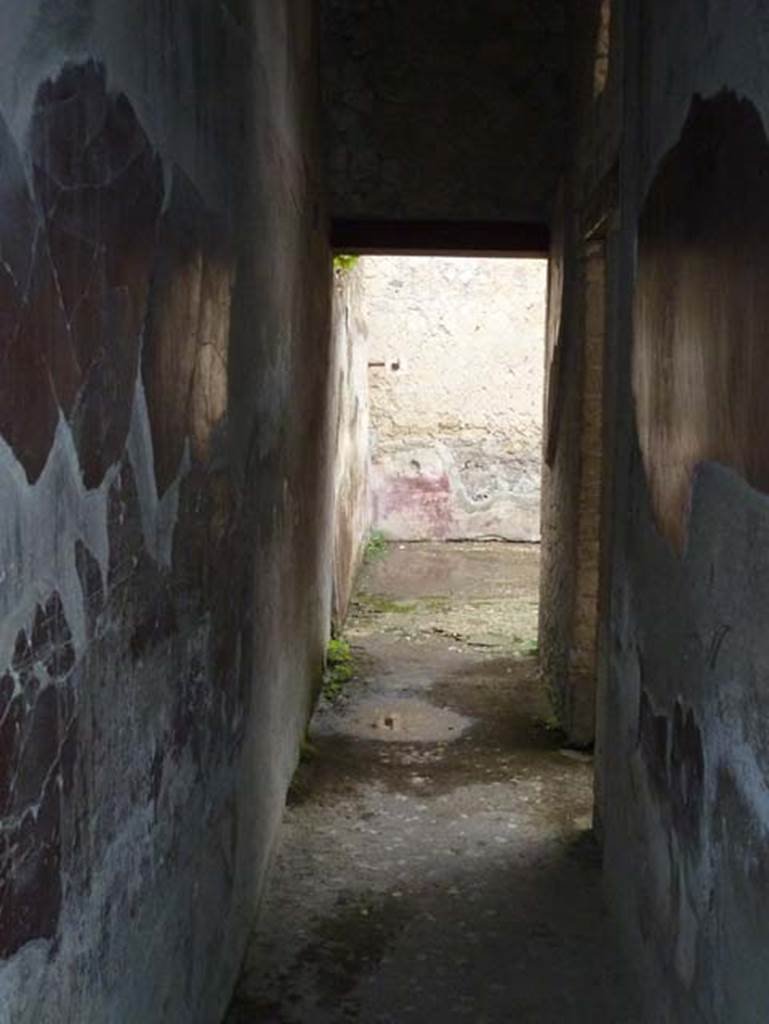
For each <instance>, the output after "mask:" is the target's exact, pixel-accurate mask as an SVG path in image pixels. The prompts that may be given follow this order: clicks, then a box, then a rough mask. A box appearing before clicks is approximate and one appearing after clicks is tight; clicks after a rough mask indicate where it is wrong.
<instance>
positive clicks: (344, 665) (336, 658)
mask: <svg viewBox="0 0 769 1024" xmlns="http://www.w3.org/2000/svg"><path fill="white" fill-rule="evenodd" d="M352 676H353V662H352V651H351V649H350V645H349V643H348V642H347V641H346V640H342V639H341V638H335V639H333V640H329V642H328V647H327V648H326V670H325V672H324V673H323V696H324V697H325V698H326V700H335V699H336V698H337V697H338V696H339V695H340V694H341V692H342V690H343V689H344V687H345V685H346V684H347V683H349V681H350V680H351V679H352Z"/></svg>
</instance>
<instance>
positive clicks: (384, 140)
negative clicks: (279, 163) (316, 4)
mask: <svg viewBox="0 0 769 1024" xmlns="http://www.w3.org/2000/svg"><path fill="white" fill-rule="evenodd" d="M322 7H323V27H324V32H323V75H324V92H325V95H326V98H327V125H326V129H327V130H326V162H327V168H328V174H329V181H330V185H331V193H332V212H333V214H334V215H335V216H336V217H347V218H360V219H370V218H389V219H402V220H409V219H411V220H414V219H433V220H442V219H443V220H473V219H476V220H491V221H495V220H510V221H534V222H538V221H540V222H545V223H546V222H548V221H549V217H550V207H551V200H552V195H553V191H554V187H555V183H556V181H557V179H558V174H559V169H560V167H561V165H562V162H563V157H564V156H565V151H564V145H565V132H564V127H565V126H564V117H563V115H564V110H563V107H564V98H565V92H566V88H565V87H566V64H567V56H566V54H567V42H566V32H565V18H564V4H563V3H561V2H560V0H537V2H530V0H474V2H473V3H467V2H466V0H448V2H447V0H420V2H419V3H412V2H409V0H376V2H371V0H324V2H323V5H322Z"/></svg>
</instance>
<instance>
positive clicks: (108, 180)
mask: <svg viewBox="0 0 769 1024" xmlns="http://www.w3.org/2000/svg"><path fill="white" fill-rule="evenodd" d="M0 21H2V24H3V33H2V40H1V41H0V68H1V69H2V70H0V253H1V254H2V259H1V261H0V366H1V367H2V372H1V373H0V612H1V615H0V1018H2V1019H3V1020H9V1021H10V1020H13V1021H14V1022H19V1024H21V1022H30V1024H31V1022H35V1024H44V1022H48V1021H51V1022H53V1021H56V1022H61V1021H73V1022H74V1021H77V1022H78V1024H85V1022H90V1021H92V1022H94V1024H95V1022H99V1024H103V1022H104V1021H107V1020H110V1021H132V1022H133V1021H163V1022H164V1024H165V1022H173V1021H179V1022H185V1024H189V1022H193V1021H200V1022H201V1024H203V1022H205V1024H210V1022H212V1021H215V1020H218V1019H219V1018H220V1016H221V1014H222V1012H223V1009H224V1007H225V1005H226V1001H227V998H228V995H229V992H230V989H231V986H232V983H233V980H234V975H235V972H236V970H237V967H238V965H239V961H240V957H241V955H242V952H243V947H244V943H245V937H246V933H247V929H248V925H249V922H250V919H251V917H252V915H253V912H254V908H255V904H256V900H257V897H258V894H259V889H260V886H261V884H262V881H263V878H264V872H265V864H266V861H267V858H268V856H269V851H270V846H271V842H272V838H273V835H274V831H275V826H276V822H277V820H278V817H279V814H280V810H281V807H282V802H283V795H284V791H285V787H286V785H287V780H288V778H289V776H290V773H291V770H292V768H293V765H294V762H295V759H296V752H297V747H298V742H299V737H300V735H301V733H302V730H303V726H304V722H305V719H306V714H307V711H308V708H309V704H310V699H311V689H312V686H313V684H314V683H315V681H316V679H317V675H318V672H319V669H320V665H321V660H322V651H323V645H324V641H325V636H326V629H327V622H328V615H329V596H330V579H329V573H328V566H329V564H330V541H329V538H330V508H331V491H330V483H329V481H330V472H329V465H330V461H329V451H328V449H329V436H330V435H329V428H330V424H329V421H328V406H329V401H328V399H329V363H330V355H329V350H328V300H329V291H330V280H329V257H328V252H327V248H326V238H325V231H324V224H325V218H324V210H323V203H322V199H321V190H320V188H319V183H318V180H317V178H316V176H315V169H316V168H317V166H318V164H319V161H318V160H317V157H316V138H315V130H316V124H317V120H318V118H317V110H318V107H317V103H318V95H317V88H316V79H317V75H316V28H315V24H314V12H313V5H312V4H310V3H309V0H308V2H304V0H286V2H281V0H276V2H272V0H271V2H270V3H269V4H258V5H247V4H244V3H236V2H234V0H233V2H229V3H214V2H213V0H212V2H210V3H208V2H203V3H170V2H165V0H163V2H158V0H144V2H139V3H136V2H125V0H111V2H107V3H103V4H102V3H100V4H98V5H96V4H91V3H90V2H83V0H66V2H62V3H58V4H55V5H52V4H49V3H46V2H42V0H41V2H37V3H28V4H23V5H19V4H17V3H15V2H11V0H3V2H2V3H0Z"/></svg>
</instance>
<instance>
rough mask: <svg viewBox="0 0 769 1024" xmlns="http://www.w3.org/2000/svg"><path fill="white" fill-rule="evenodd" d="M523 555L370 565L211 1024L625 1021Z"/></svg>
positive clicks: (444, 554)
mask: <svg viewBox="0 0 769 1024" xmlns="http://www.w3.org/2000/svg"><path fill="white" fill-rule="evenodd" d="M537 573H538V551H537V548H536V547H533V546H522V545H507V544H453V545H445V544H444V545H438V544H435V545H432V544H424V545H423V544H409V545H403V546H391V547H390V548H389V549H388V550H387V551H386V553H385V554H384V555H383V556H381V557H380V558H378V559H376V560H374V561H371V562H370V563H369V564H368V565H367V566H366V568H365V570H364V572H363V573H362V577H361V580H360V585H359V590H358V593H357V596H356V600H355V604H354V606H353V609H352V613H351V617H350V621H349V623H348V628H347V633H346V636H347V639H348V640H349V641H350V643H351V644H352V649H353V654H354V668H355V675H354V678H353V679H352V680H351V681H350V682H349V683H348V684H347V685H346V686H345V687H344V690H343V694H342V696H337V697H336V698H335V699H333V700H326V699H324V700H322V701H321V705H320V707H319V709H318V711H317V714H316V716H315V719H314V721H313V724H312V728H311V734H310V748H309V749H308V751H307V756H306V758H305V760H304V763H303V764H302V766H301V767H300V769H299V771H298V773H297V777H296V779H295V781H294V784H293V786H292V791H291V795H290V799H289V806H288V808H287V812H286V817H285V823H284V825H283V829H282V835H281V839H280V845H279V849H278V853H277V858H276V862H275V865H274V869H273V873H272V881H271V886H270V889H269V892H268V896H267V900H266V905H265V907H264V912H263V914H262V918H261V921H260V924H259V927H258V928H257V930H256V932H255V934H254V936H253V941H252V944H251V948H250V950H249V953H248V956H247V959H246V963H245V967H244V972H243V976H242V978H241V982H240V985H239V987H238V991H237V993H236V997H235V1000H234V1002H233V1005H232V1007H231V1010H230V1013H229V1015H228V1018H227V1024H255V1022H275V1024H294V1022H307V1024H316V1022H317V1024H325V1022H335V1021H340V1022H341V1021H358V1022H365V1024H377V1022H381V1024H385V1022H388V1024H390V1022H391V1024H407V1022H411V1021H418V1022H420V1024H433V1022H435V1024H444V1022H445V1024H450V1022H454V1021H466V1022H472V1024H496V1022H500V1024H502V1022H505V1024H508V1022H512V1024H519V1022H542V1024H546V1022H556V1021H557V1022H559V1024H571V1022H585V1024H587V1022H590V1024H620V1022H623V1024H624V1022H627V1024H631V1022H635V1021H638V1020H640V1017H639V1015H638V1011H637V1009H636V1008H635V1001H634V998H633V996H632V994H631V993H632V988H631V986H630V983H629V981H628V979H627V978H626V977H624V976H623V973H622V970H621V967H620V965H619V963H618V961H617V958H616V951H615V947H614V944H613V941H612V936H611V929H610V927H609V925H608V922H607V920H606V918H605V915H604V913H603V910H602V905H601V896H600V886H599V863H598V853H597V850H596V847H595V845H594V843H593V840H592V836H591V833H590V814H591V765H590V763H589V759H588V758H586V757H585V755H583V754H578V753H575V752H571V751H568V750H563V749H561V748H560V746H559V738H558V734H557V732H556V731H555V730H554V729H553V726H552V722H551V721H550V718H549V712H548V707H547V702H546V700H545V699H544V697H543V694H542V688H541V685H540V683H539V681H538V673H537V663H536V640H535V638H536V612H537V606H536V588H537Z"/></svg>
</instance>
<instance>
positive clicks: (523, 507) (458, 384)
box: [361, 257, 547, 541]
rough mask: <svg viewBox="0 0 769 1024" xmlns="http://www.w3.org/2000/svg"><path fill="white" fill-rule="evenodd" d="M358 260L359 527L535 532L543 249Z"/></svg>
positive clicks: (433, 535) (474, 533)
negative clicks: (367, 491)
mask: <svg viewBox="0 0 769 1024" xmlns="http://www.w3.org/2000/svg"><path fill="white" fill-rule="evenodd" d="M361 264H362V268H363V270H362V286H363V290H362V293H361V302H362V307H361V309H362V317H363V319H364V321H365V323H366V328H367V333H368V358H369V387H370V396H371V460H372V461H371V492H372V494H371V496H372V523H373V526H374V527H375V528H376V529H379V530H381V531H383V532H384V534H385V535H386V536H388V537H390V538H392V539H397V540H423V539H451V540H466V539H470V538H479V537H498V538H503V539H505V540H517V541H535V540H538V539H539V488H540V466H541V443H542V441H541V438H542V425H541V407H542V380H543V365H544V314H545V277H546V272H547V267H546V263H545V261H543V260H514V259H474V258H459V257H457V258H445V257H381V258H377V257H364V258H363V259H362V260H361Z"/></svg>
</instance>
